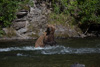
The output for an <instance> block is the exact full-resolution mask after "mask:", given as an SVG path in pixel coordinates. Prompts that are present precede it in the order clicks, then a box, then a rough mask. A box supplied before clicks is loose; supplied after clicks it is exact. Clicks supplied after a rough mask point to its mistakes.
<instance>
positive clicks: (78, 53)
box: [0, 38, 100, 67]
mask: <svg viewBox="0 0 100 67" xmlns="http://www.w3.org/2000/svg"><path fill="white" fill-rule="evenodd" d="M99 40H100V38H84V39H81V38H75V39H73V38H69V39H59V40H57V42H58V44H59V45H57V46H52V47H51V46H46V47H44V48H40V47H39V48H34V42H35V41H33V40H25V41H1V42H0V67H82V66H81V65H83V67H85V66H86V67H100V41H99ZM79 65H80V66H79Z"/></svg>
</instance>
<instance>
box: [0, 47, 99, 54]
mask: <svg viewBox="0 0 100 67" xmlns="http://www.w3.org/2000/svg"><path fill="white" fill-rule="evenodd" d="M9 51H34V52H37V53H39V54H83V53H100V48H71V47H64V46H60V45H58V46H46V47H44V48H41V47H38V48H35V47H33V46H23V47H9V48H0V52H9ZM17 56H21V54H18V55H17Z"/></svg>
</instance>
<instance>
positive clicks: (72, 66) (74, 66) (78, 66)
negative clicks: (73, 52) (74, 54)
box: [71, 63, 85, 67]
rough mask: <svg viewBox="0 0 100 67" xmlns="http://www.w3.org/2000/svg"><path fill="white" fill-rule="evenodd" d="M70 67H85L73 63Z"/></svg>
mask: <svg viewBox="0 0 100 67" xmlns="http://www.w3.org/2000/svg"><path fill="white" fill-rule="evenodd" d="M71 67H85V65H84V64H79V63H75V64H73V65H71Z"/></svg>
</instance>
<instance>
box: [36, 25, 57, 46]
mask: <svg viewBox="0 0 100 67" xmlns="http://www.w3.org/2000/svg"><path fill="white" fill-rule="evenodd" d="M54 32H55V27H54V26H53V25H47V29H46V31H45V32H44V34H43V35H41V36H40V37H39V38H38V39H37V41H36V43H35V47H45V46H46V45H50V46H53V45H56V41H55V40H54Z"/></svg>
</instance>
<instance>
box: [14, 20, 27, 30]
mask: <svg viewBox="0 0 100 67" xmlns="http://www.w3.org/2000/svg"><path fill="white" fill-rule="evenodd" d="M27 25H28V21H26V20H20V21H18V22H13V24H12V27H13V28H15V29H16V30H18V29H21V28H26V27H27Z"/></svg>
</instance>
